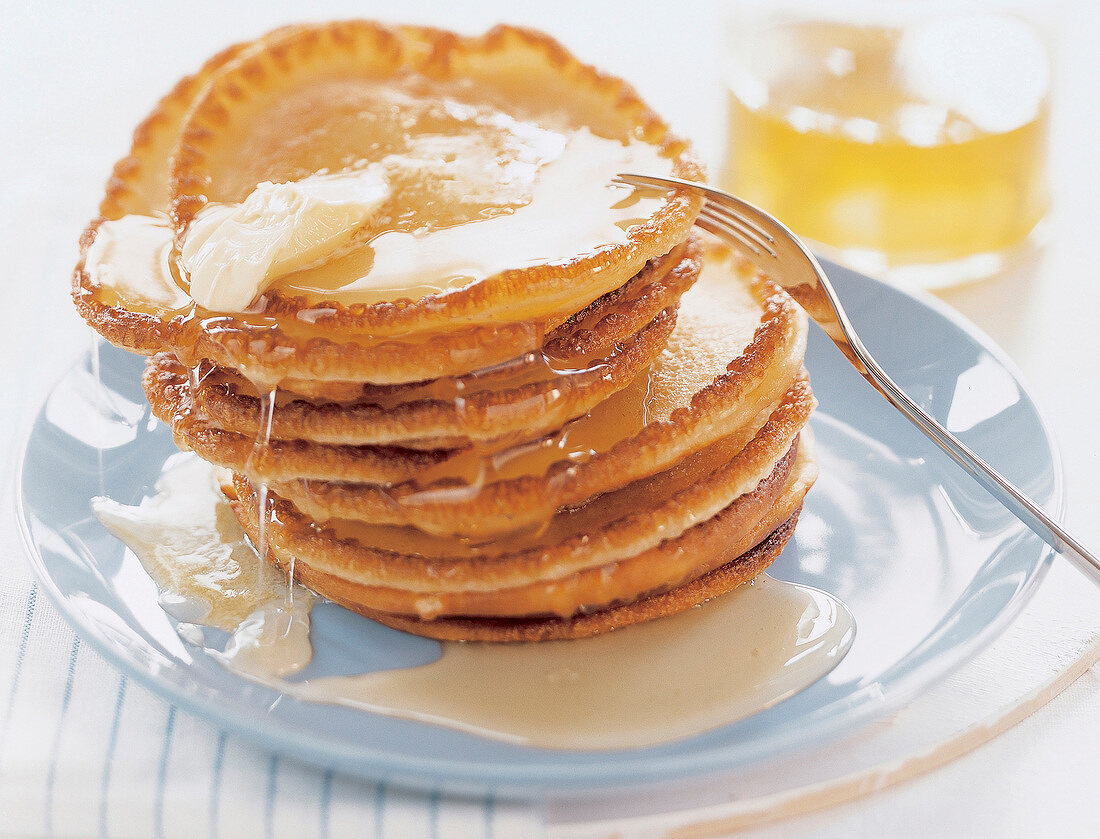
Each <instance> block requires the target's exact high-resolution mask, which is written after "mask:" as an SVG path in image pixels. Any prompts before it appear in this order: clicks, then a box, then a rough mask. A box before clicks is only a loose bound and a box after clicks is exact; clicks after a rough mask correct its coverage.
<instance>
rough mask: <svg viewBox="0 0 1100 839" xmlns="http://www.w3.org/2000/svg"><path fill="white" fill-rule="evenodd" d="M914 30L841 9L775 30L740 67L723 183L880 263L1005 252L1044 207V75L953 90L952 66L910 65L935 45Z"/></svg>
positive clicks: (799, 227)
mask: <svg viewBox="0 0 1100 839" xmlns="http://www.w3.org/2000/svg"><path fill="white" fill-rule="evenodd" d="M906 37H908V36H907V35H905V34H904V33H903V32H902V31H901V30H899V29H894V28H887V27H877V26H850V25H846V24H835V23H798V24H785V25H782V26H779V27H776V28H774V29H772V30H770V31H769V32H768V33H766V34H765V37H764V39H763V42H764V46H761V49H767V48H768V47H767V46H766V45H767V44H769V43H770V44H771V45H772V46H773V47H774V49H775V50H780V51H782V54H783V59H782V60H770V59H769V61H770V65H769V66H767V67H765V68H764V69H763V71H762V72H761V73H760V75H758V76H757V77H756V78H755V79H753V80H752V81H751V82H746V77H745V75H744V73H745V71H744V70H742V72H741V75H740V76H739V77H738V76H737V75H736V74H734V75H731V80H730V82H731V90H730V97H729V99H730V101H729V106H730V115H729V121H730V125H729V128H730V133H729V154H728V160H727V163H726V169H725V172H724V185H725V187H726V188H727V189H729V190H730V191H732V192H734V193H735V194H738V195H740V196H742V197H744V198H745V199H747V200H749V201H751V202H753V203H756V204H758V205H760V206H762V207H764V208H765V209H767V210H769V211H770V212H772V213H773V214H775V215H776V216H778V217H779V218H780V219H782V220H783V221H785V222H786V223H787V225H788V226H789V227H791V228H792V229H793V230H794V231H795V232H796V233H798V234H800V235H802V236H804V237H806V238H808V239H810V240H813V241H814V242H816V243H820V244H824V245H827V246H829V247H830V248H833V249H836V250H837V251H840V252H844V253H845V254H846V255H847V256H849V257H852V256H854V257H857V259H856V261H857V262H858V256H859V255H860V254H861V253H862V254H864V255H868V256H870V255H873V254H877V255H878V257H879V259H878V260H877V262H878V264H879V265H880V266H882V267H889V266H905V265H926V266H934V265H936V264H941V265H946V264H948V263H952V262H957V261H960V260H967V259H970V260H971V262H974V257H975V255H982V254H986V255H992V254H1004V253H1005V252H1007V251H1009V250H1011V249H1013V248H1014V247H1015V246H1017V245H1019V244H1020V243H1022V242H1024V240H1026V239H1028V237H1029V236H1030V235H1031V234H1032V232H1033V231H1034V230H1035V229H1036V227H1037V225H1039V223H1040V221H1041V220H1042V219H1043V217H1044V215H1045V214H1046V212H1047V209H1048V203H1049V197H1048V190H1047V176H1046V145H1047V131H1048V118H1049V106H1048V102H1047V97H1046V88H1045V79H1043V78H1038V77H1035V76H1034V74H1032V77H1031V78H1029V79H1023V80H1020V81H1018V82H1017V81H1015V80H1013V79H1011V78H1005V79H999V80H994V82H993V83H992V84H993V85H994V86H993V87H992V88H991V89H992V90H994V91H995V95H993V94H991V95H990V99H988V100H986V101H981V100H980V94H982V93H983V92H984V91H982V90H979V89H978V86H977V84H975V86H974V87H973V89H972V90H971V91H970V92H969V93H970V94H972V95H970V99H969V101H967V100H966V97H965V96H963V97H955V100H954V101H951V98H952V95H953V94H952V93H951V90H952V88H951V79H950V77H949V74H950V73H951V72H952V71H951V69H950V67H943V66H941V67H933V68H932V70H931V71H929V70H928V69H927V68H924V69H922V68H913V67H911V66H906V62H909V63H910V64H912V62H914V61H917V60H925V61H929V60H931V59H932V58H937V56H935V54H934V52H933V51H931V50H930V49H929V50H925V51H924V52H923V53H917V54H916V55H914V54H913V53H914V52H915V51H914V50H911V49H910V48H909V47H908V46H906V44H905V42H904V40H903V39H904V38H906ZM933 37H938V35H937V33H933ZM960 37H961V36H956V37H955V43H952V36H951V33H947V35H945V36H944V37H943V38H941V42H940V45H939V46H941V47H942V49H943V51H944V53H945V54H948V55H957V54H958V53H959V51H960V50H962V49H963V48H965V47H966V42H965V41H962V42H960ZM926 40H927V39H926ZM1014 46H1015V47H1016V48H1018V47H1019V46H1020V45H1019V44H1018V43H1016V44H1015V45H1014ZM1032 46H1034V48H1035V49H1040V48H1041V45H1040V44H1038V43H1035V44H1033V45H1027V44H1026V43H1025V47H1026V48H1027V49H1030V48H1031V47H1032ZM1007 48H1008V47H1007V46H1006V49H1007ZM993 57H994V58H996V56H993ZM1039 59H1041V56H1035V55H1031V56H1030V60H1031V61H1032V63H1034V61H1037V60H1039ZM945 60H946V59H945ZM1004 60H1005V61H1006V62H1007V63H1009V64H1010V65H1011V63H1012V59H1011V58H1010V57H1009V56H1004ZM1028 61H1029V58H1028V57H1027V56H1025V57H1024V59H1023V63H1025V64H1026V63H1028ZM1016 63H1017V64H1019V63H1020V62H1019V61H1017V62H1016ZM930 73H931V76H932V78H931V79H929V75H930ZM937 74H939V75H940V76H941V77H942V78H936V75H937ZM972 81H973V80H972ZM978 83H979V84H984V82H980V81H979V82H978ZM1014 84H1016V85H1018V88H1017V90H1016V91H1004V90H1003V89H1001V88H1002V87H1003V86H1004V85H1014ZM1038 84H1042V85H1044V87H1043V89H1042V90H1039V91H1037V90H1036V89H1035V85H1038ZM1025 87H1026V88H1027V89H1025ZM996 91H999V92H996ZM1017 92H1018V93H1019V95H1018V96H1015V95H1014V94H1015V93H1017ZM997 96H1000V97H1002V98H1003V99H1004V102H1003V107H1001V104H999V103H998V102H997V101H992V100H995V99H996V97H997ZM945 97H946V98H945ZM1025 100H1026V104H1025ZM1032 102H1033V103H1034V107H1031V103H1032ZM999 107H1000V108H1001V110H1000V111H999V112H998V110H997V109H998V108H999ZM1025 107H1026V112H1025ZM849 261H851V260H849ZM874 261H875V260H873V259H872V262H874ZM982 264H986V265H988V264H991V263H990V262H989V261H988V260H987V261H986V262H985V263H974V267H976V268H980V267H981V265H982ZM860 267H864V266H860ZM924 284H926V285H935V284H938V283H936V282H934V281H933V282H925V283H924Z"/></svg>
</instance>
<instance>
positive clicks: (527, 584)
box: [74, 21, 815, 640]
mask: <svg viewBox="0 0 1100 839" xmlns="http://www.w3.org/2000/svg"><path fill="white" fill-rule="evenodd" d="M637 168H645V169H646V170H647V171H648V172H650V173H652V174H665V175H675V176H678V177H682V178H687V179H692V180H699V179H701V176H702V175H701V171H700V169H699V167H698V165H697V164H696V163H695V161H694V160H693V158H692V157H691V156H690V152H689V150H688V148H687V146H686V144H685V143H684V142H682V141H680V140H678V139H677V138H675V137H673V136H671V134H670V133H669V132H668V129H667V127H666V126H665V124H664V123H663V122H662V121H661V120H660V119H659V118H658V117H657V116H656V115H655V114H653V113H652V112H651V111H650V110H649V109H648V108H647V107H646V106H645V105H644V104H643V103H642V102H641V101H640V100H639V99H638V97H637V96H636V95H635V93H634V92H633V91H632V90H631V89H630V88H629V87H628V86H627V85H626V84H624V83H623V82H621V81H620V80H618V79H614V78H610V77H608V76H605V75H602V74H600V73H599V72H597V71H596V70H594V69H592V68H591V67H588V66H586V65H583V64H581V63H579V62H578V61H577V60H576V59H574V58H573V57H572V56H570V55H569V54H568V53H567V52H566V51H565V50H564V49H563V48H562V47H561V46H560V45H559V44H557V43H555V42H554V41H552V40H550V39H549V38H547V37H546V36H544V35H541V34H537V33H532V32H528V31H524V30H517V29H513V28H508V27H500V28H497V29H494V30H492V31H491V32H489V33H488V34H486V35H485V36H482V37H478V38H472V37H462V36H458V35H454V34H452V33H446V32H441V31H438V30H431V29H423V28H413V27H397V28H391V27H384V26H380V25H377V24H373V23H367V22H358V21H357V22H343V23H336V24H326V25H319V26H296V27H288V28H285V29H282V30H278V31H276V32H273V33H271V34H269V35H267V36H265V37H263V38H260V39H258V40H257V41H254V42H250V43H246V44H241V45H237V46H235V47H231V48H230V49H228V50H226V51H224V52H223V53H221V54H219V55H218V56H215V57H214V58H213V59H211V60H210V61H209V62H208V63H207V64H206V65H205V66H204V67H203V68H202V69H201V70H200V71H199V73H197V74H196V75H195V76H193V77H189V78H187V79H185V80H183V81H182V82H180V84H179V85H177V87H176V88H175V89H174V90H173V91H172V92H171V93H170V94H169V95H168V96H166V97H165V98H164V99H163V100H162V101H161V102H160V103H159V104H158V106H157V108H156V110H155V111H154V112H153V114H152V115H151V116H150V117H149V118H148V119H147V120H146V121H145V122H144V123H143V124H142V125H141V126H140V127H139V128H138V130H137V132H136V133H135V138H134V146H133V148H132V150H131V153H130V155H128V156H127V157H126V158H124V159H123V160H122V161H120V162H119V164H117V165H116V167H115V171H114V174H113V176H112V178H111V180H110V182H109V184H108V189H107V195H106V197H105V199H104V201H103V204H102V205H101V208H100V217H99V218H97V219H96V220H95V221H94V222H93V223H92V224H91V226H90V227H89V229H88V231H87V232H86V234H85V236H84V239H83V241H82V247H83V257H82V260H81V263H80V264H79V265H78V267H77V270H76V273H75V277H74V299H75V301H76V304H77V307H78V309H79V310H80V312H81V313H82V314H83V316H84V317H85V318H86V319H87V320H88V322H89V323H91V324H92V325H93V326H94V327H95V328H96V329H97V330H98V331H99V332H101V333H102V334H103V335H104V336H105V337H106V338H107V339H108V340H110V341H112V342H114V343H116V344H118V345H120V346H123V347H126V348H128V349H131V350H133V351H135V352H140V353H143V354H145V355H148V356H150V358H149V361H148V364H147V367H146V374H145V379H144V384H145V390H146V393H147V395H148V398H149V401H150V403H151V405H152V408H153V412H154V414H155V415H156V416H157V417H159V418H160V419H161V420H163V421H164V422H166V423H168V424H169V425H170V426H171V427H172V429H173V432H174V434H175V438H176V440H177V442H178V444H179V445H180V446H181V447H182V448H186V449H191V450H194V451H195V452H197V453H198V454H199V455H200V456H201V457H203V458H205V459H206V460H208V461H210V462H211V463H213V464H216V465H217V466H219V467H223V468H224V470H225V472H224V475H225V477H224V480H223V491H225V493H226V494H227V496H228V497H229V498H230V499H231V501H232V503H233V507H234V510H235V512H236V514H237V516H238V518H239V519H240V521H241V524H242V525H243V526H244V528H245V529H246V531H247V532H248V533H249V535H250V537H251V538H252V540H253V542H254V544H256V546H257V548H258V549H259V550H260V551H261V552H262V553H264V554H265V555H266V556H267V557H268V558H269V559H270V560H271V561H272V562H274V563H276V564H277V565H279V566H281V567H282V568H283V569H285V570H286V572H287V573H288V574H292V575H293V576H294V577H295V578H297V579H298V580H299V581H301V582H302V583H304V584H305V585H307V586H309V587H311V588H312V589H314V590H316V591H317V592H319V593H320V594H322V595H324V596H326V597H328V598H330V599H331V600H333V601H335V602H337V603H341V604H343V605H345V606H347V607H349V608H351V609H354V610H355V611H357V612H360V613H362V614H365V615H368V616H370V617H372V618H375V619H377V620H379V621H381V622H383V623H386V624H389V625H391V626H395V627H399V628H402V629H406V630H409V631H411V632H415V633H418V634H422V635H429V636H433V637H438V638H446V639H486V640H542V639H549V638H567V637H579V636H584V635H590V634H593V633H597V632H601V631H606V630H609V629H614V628H616V627H618V626H623V625H626V624H629V623H633V622H636V621H641V620H648V619H652V618H655V617H659V616H662V615H667V614H671V613H674V612H678V611H681V610H683V609H685V608H687V607H689V606H691V605H693V604H696V603H698V602H701V601H702V600H705V599H707V598H709V597H712V596H714V595H716V594H719V593H722V592H725V591H728V590H729V589H731V588H733V587H735V586H737V585H738V584H740V583H741V582H744V581H746V580H749V579H751V578H752V577H754V576H755V575H756V574H757V573H759V572H760V571H761V570H762V569H763V568H764V567H766V566H767V565H768V564H769V563H770V562H771V561H772V560H773V559H774V558H775V557H776V556H777V555H778V553H779V551H780V550H781V549H782V547H783V545H784V544H785V542H786V541H787V539H788V538H789V537H790V535H791V532H792V530H793V527H794V522H795V520H796V519H797V516H798V512H799V510H800V508H801V504H802V499H803V497H804V495H805V493H806V491H807V490H808V488H809V486H810V485H811V484H812V482H813V479H814V476H815V468H814V464H813V461H812V457H811V456H810V453H809V451H808V446H807V445H805V444H803V445H800V444H799V438H800V432H801V430H802V429H803V427H804V425H805V423H806V421H807V419H808V416H809V413H810V411H811V410H812V408H813V404H814V402H813V396H812V394H811V391H810V388H809V384H808V381H807V379H806V375H805V371H804V370H803V367H802V358H803V352H804V349H805V335H806V320H805V316H804V315H803V313H802V312H801V310H800V309H798V307H797V306H795V304H794V303H793V302H792V301H791V300H790V299H789V298H788V297H787V296H786V294H785V293H783V292H782V291H781V290H780V289H779V288H778V286H776V285H775V284H773V283H771V282H770V281H768V280H767V279H766V278H763V277H760V276H754V275H752V274H751V273H750V272H748V271H747V270H746V269H745V267H744V265H743V263H741V262H740V261H739V260H738V259H737V258H736V257H735V256H734V255H733V254H731V253H729V252H728V251H726V250H723V249H722V248H721V247H719V246H717V244H716V243H714V242H707V241H704V240H703V239H701V238H700V237H699V235H698V234H696V233H693V232H692V230H693V228H692V225H693V222H694V217H695V214H696V213H697V212H698V209H699V199H698V197H697V196H695V195H694V194H691V193H689V192H688V191H686V190H682V191H670V192H667V193H663V192H652V191H650V192H642V191H638V190H634V189H632V188H628V187H623V186H616V185H614V184H612V183H611V180H612V178H613V176H614V174H615V172H616V171H622V170H624V169H637ZM370 178H373V179H375V180H376V181H377V182H378V183H379V184H381V187H380V189H381V192H380V198H379V200H378V201H377V202H376V204H372V205H371V206H370V208H369V212H368V211H364V213H365V215H363V216H362V217H356V219H355V220H354V221H353V222H350V223H349V230H348V231H336V232H335V233H334V232H333V231H332V230H328V229H326V230H324V231H323V233H320V234H319V233H317V232H316V231H317V230H318V229H321V228H324V227H325V225H326V224H327V225H328V227H329V228H331V227H332V226H333V224H332V222H331V220H332V218H334V217H336V216H334V215H333V213H337V211H336V210H332V206H337V205H330V206H329V207H328V209H326V210H325V212H327V213H329V215H326V216H323V217H321V218H322V222H323V223H322V222H318V223H316V224H312V226H310V225H309V224H305V225H304V226H299V227H297V228H295V230H294V234H293V236H291V237H290V240H289V241H290V244H289V245H286V246H285V247H286V248H289V250H284V251H280V254H282V256H278V258H274V257H272V253H271V252H270V249H269V251H268V252H267V253H266V255H263V254H261V256H262V257H263V258H262V259H260V260H259V261H260V262H262V263H263V264H266V265H268V266H269V268H268V269H266V270H267V273H266V274H265V273H263V271H260V273H259V274H257V273H256V272H255V271H253V273H252V274H249V276H252V277H253V278H255V277H259V279H258V280H257V284H256V286H255V288H252V287H248V286H247V285H245V286H241V287H240V288H237V287H234V288H236V289H237V290H236V291H235V292H234V293H235V294H236V297H237V298H239V300H238V302H236V303H233V304H231V305H230V304H226V303H225V301H227V300H230V299H232V295H229V294H228V292H225V291H224V289H225V288H226V287H227V286H226V287H219V286H218V283H219V282H223V281H224V282H228V280H223V275H224V273H225V272H224V271H223V270H222V269H223V268H224V267H225V266H214V268H213V269H210V267H209V265H205V266H200V263H199V262H196V261H195V260H193V259H191V257H190V255H191V254H194V253H196V252H200V253H201V252H202V248H201V247H199V246H198V245H195V244H194V242H195V239H194V237H195V236H196V235H197V234H196V231H197V230H199V229H200V228H202V229H206V230H210V229H215V228H216V225H212V224H208V223H207V220H208V219H210V218H212V217H213V216H212V215H211V214H212V213H218V212H227V213H229V214H233V213H237V214H238V215H235V216H233V218H234V219H238V218H242V217H243V216H241V215H240V213H241V212H243V210H241V209H240V208H242V207H247V206H251V205H250V204H249V202H251V201H253V200H254V196H255V195H257V194H259V193H263V192H264V191H268V192H271V191H272V190H274V193H273V194H276V195H277V196H283V195H284V193H283V192H280V190H282V189H283V185H287V184H292V185H293V184H318V183H320V184H322V187H323V188H324V189H328V188H329V187H330V186H331V185H333V184H336V186H337V188H338V189H342V188H343V186H342V185H343V184H345V183H346V182H347V183H350V182H351V181H349V180H348V179H360V181H361V182H366V181H365V180H364V179H370ZM334 179H335V180H334ZM341 179H344V180H341ZM371 183H373V181H371ZM360 186H361V184H360ZM357 188H359V187H357ZM279 200H282V199H281V197H280V198H279ZM275 203H276V204H277V203H278V201H276V202H275ZM265 207H268V208H269V205H265ZM337 209H338V210H339V206H337ZM339 212H343V210H339ZM337 215H338V213H337ZM234 223H235V222H234ZM351 228H354V229H351ZM253 232H254V231H253ZM345 233H346V235H345ZM219 235H220V234H219ZM249 235H252V233H249ZM326 236H327V237H328V238H327V239H326V238H325V237H326ZM311 237H313V238H311ZM318 237H320V238H318ZM242 241H243V240H242ZM251 241H253V240H251V239H249V240H248V242H251ZM235 242H236V243H237V244H234V243H235ZM326 242H328V243H331V242H336V243H337V244H326ZM284 244H285V243H284ZM237 245H239V242H238V241H237V240H235V239H233V238H232V237H231V236H230V237H228V238H225V239H222V240H218V241H215V242H214V245H212V246H211V247H212V248H213V251H211V252H215V253H226V252H228V253H230V254H231V256H232V255H233V254H236V256H232V258H231V259H229V260H228V262H233V263H236V262H240V263H241V264H242V265H243V264H244V263H246V262H248V260H250V259H251V260H252V261H253V262H255V261H257V260H256V259H255V258H254V257H255V253H254V252H246V251H247V247H245V249H244V250H240V249H238V251H233V250H232V247H237ZM246 245H247V242H246ZM242 247H244V246H242ZM280 247H283V245H280ZM218 248H221V250H220V251H219V250H218ZM226 248H230V250H228V251H226V250H225V249H226ZM286 253H291V256H292V257H293V259H292V260H291V263H292V268H291V269H289V270H286V271H282V272H280V270H279V269H278V267H276V268H274V269H272V268H270V266H271V265H276V266H277V265H279V264H284V263H281V262H279V260H280V259H283V256H285V254H286ZM303 254H304V256H303ZM395 254H396V256H395ZM265 260H266V261H265ZM294 260H296V261H294ZM196 266H200V267H196ZM395 266H396V267H395ZM231 267H234V266H231ZM246 267H248V266H246ZM211 270H212V271H213V273H210V271H211ZM234 270H236V267H234ZM242 270H244V269H242ZM249 270H252V269H251V268H249ZM200 272H207V273H204V274H202V275H201V276H200ZM219 272H220V273H219ZM211 277H213V278H214V279H213V280H211ZM200 285H201V286H202V289H203V290H202V291H201V293H200V290H199V289H200ZM219 288H222V291H218V289H219ZM210 289H214V290H215V291H210ZM242 289H247V290H246V291H242Z"/></svg>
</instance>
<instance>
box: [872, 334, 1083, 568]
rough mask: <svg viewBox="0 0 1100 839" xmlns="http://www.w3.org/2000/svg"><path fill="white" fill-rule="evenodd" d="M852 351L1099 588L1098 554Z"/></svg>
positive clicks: (884, 390) (915, 418)
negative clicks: (1094, 553)
mask: <svg viewBox="0 0 1100 839" xmlns="http://www.w3.org/2000/svg"><path fill="white" fill-rule="evenodd" d="M852 349H853V350H854V351H855V353H856V355H857V356H859V359H860V361H861V362H863V365H864V368H865V370H866V372H864V370H860V373H861V374H862V375H863V377H864V378H865V379H867V381H869V382H870V383H871V384H872V385H873V386H874V387H875V389H876V390H878V391H879V392H880V393H881V394H882V395H883V396H885V397H886V398H887V399H888V400H889V401H890V402H891V403H892V404H893V405H894V407H896V408H897V409H898V410H899V411H901V412H902V413H903V414H904V415H905V416H906V417H907V418H908V419H909V420H910V421H911V422H912V423H913V424H914V425H916V426H917V427H918V428H919V429H920V430H921V431H923V432H924V433H925V434H926V435H928V437H930V438H931V439H932V441H933V442H934V443H935V444H936V445H937V446H939V447H940V448H941V449H943V451H944V452H946V453H947V455H948V456H949V457H951V459H952V460H954V461H955V462H956V463H957V464H959V466H961V467H962V468H963V469H965V470H966V471H967V472H969V473H970V475H971V476H972V477H973V478H974V479H975V480H977V481H978V483H980V484H981V485H982V486H983V487H985V488H986V490H988V491H989V493H990V494H991V495H992V496H993V497H994V498H996V499H997V500H998V501H1000V502H1001V503H1002V504H1004V506H1005V507H1007V508H1008V509H1009V510H1010V511H1011V512H1012V513H1013V514H1014V515H1015V516H1016V517H1017V518H1019V519H1020V521H1022V522H1023V523H1024V524H1026V525H1027V526H1028V527H1029V528H1030V529H1031V530H1032V531H1033V532H1034V533H1035V534H1036V535H1038V536H1039V538H1040V539H1042V540H1043V541H1044V542H1046V543H1047V544H1048V545H1050V546H1051V547H1052V548H1054V549H1055V550H1056V551H1058V552H1059V553H1061V554H1063V555H1064V556H1065V557H1066V558H1068V559H1070V560H1071V561H1072V562H1073V563H1074V564H1075V565H1076V566H1077V567H1078V569H1079V570H1081V571H1082V572H1084V573H1085V574H1086V575H1087V576H1088V577H1089V578H1090V579H1091V580H1092V581H1093V582H1094V583H1096V584H1097V585H1100V559H1097V558H1096V556H1095V555H1093V554H1092V553H1090V552H1089V551H1088V550H1086V549H1085V547H1084V546H1083V545H1082V544H1081V543H1080V542H1078V541H1077V540H1076V539H1074V538H1073V537H1072V536H1070V535H1069V534H1068V533H1067V532H1066V531H1065V529H1064V528H1063V527H1062V526H1061V525H1060V524H1058V522H1056V521H1054V519H1052V518H1051V517H1050V516H1048V515H1047V514H1046V513H1045V512H1043V510H1042V509H1041V508H1040V507H1039V506H1038V505H1036V504H1035V502H1033V501H1032V500H1031V499H1030V498H1028V497H1027V496H1026V495H1024V493H1023V492H1021V491H1020V490H1019V489H1018V488H1017V487H1016V486H1014V485H1013V484H1012V483H1011V482H1010V481H1008V479H1006V478H1005V477H1004V476H1003V475H1001V473H1000V472H998V471H997V470H996V469H994V468H993V467H992V466H990V465H989V464H988V463H986V462H985V461H984V460H982V458H980V457H979V456H978V455H977V454H975V453H974V452H973V451H972V450H971V449H970V448H968V447H967V446H966V444H964V443H963V442H962V441H960V440H959V438H957V437H956V436H955V435H954V434H952V433H951V432H950V431H948V430H947V429H946V428H944V427H943V426H942V425H940V424H939V422H937V421H936V420H935V419H934V418H933V417H932V416H931V415H930V414H929V413H928V412H927V411H925V410H924V409H923V408H921V406H920V405H918V404H917V403H916V402H914V401H913V400H912V399H911V398H910V397H909V395H908V394H907V393H905V391H903V390H902V389H901V388H900V387H898V386H897V384H896V383H895V382H894V380H893V379H891V378H890V377H889V376H888V375H887V374H886V372H885V371H884V370H883V369H882V368H881V367H880V366H879V365H878V363H877V362H876V361H875V360H874V358H872V357H871V355H870V353H868V352H867V351H866V349H865V348H864V347H863V346H862V344H860V343H859V342H858V340H857V341H856V342H855V343H853V344H852ZM857 369H858V367H857Z"/></svg>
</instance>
